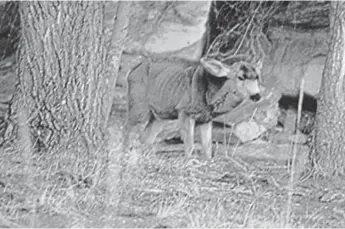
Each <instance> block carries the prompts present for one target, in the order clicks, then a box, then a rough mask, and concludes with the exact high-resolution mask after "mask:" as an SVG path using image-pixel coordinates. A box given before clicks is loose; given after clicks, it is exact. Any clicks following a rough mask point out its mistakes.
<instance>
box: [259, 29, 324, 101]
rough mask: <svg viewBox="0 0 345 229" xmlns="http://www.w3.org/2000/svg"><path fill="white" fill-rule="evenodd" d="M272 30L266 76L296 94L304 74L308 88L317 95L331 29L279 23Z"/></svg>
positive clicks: (305, 90) (269, 81)
mask: <svg viewBox="0 0 345 229" xmlns="http://www.w3.org/2000/svg"><path fill="white" fill-rule="evenodd" d="M268 34H269V36H268V37H269V39H270V41H271V43H272V48H271V52H270V53H269V55H268V56H267V58H266V60H265V62H264V66H263V69H262V74H263V77H264V80H265V81H266V82H268V83H269V84H271V86H273V87H276V88H278V89H279V90H280V91H281V92H282V94H284V95H291V96H296V95H298V91H299V88H300V83H301V80H302V78H304V80H305V84H304V92H305V93H307V94H309V95H311V96H313V97H315V96H316V95H317V94H318V93H319V91H320V87H321V79H322V73H323V68H324V65H325V61H326V55H327V51H328V31H327V30H318V31H298V30H293V29H289V28H284V27H279V28H277V27H275V28H271V29H270V31H269V33H268Z"/></svg>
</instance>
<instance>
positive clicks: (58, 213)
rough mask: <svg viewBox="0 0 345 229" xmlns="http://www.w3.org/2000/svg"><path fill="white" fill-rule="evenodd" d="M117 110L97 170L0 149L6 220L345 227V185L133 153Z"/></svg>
mask: <svg viewBox="0 0 345 229" xmlns="http://www.w3.org/2000/svg"><path fill="white" fill-rule="evenodd" d="M118 105H119V106H120V104H118ZM115 115H116V116H113V117H112V120H113V122H112V124H111V126H110V127H109V131H110V133H111V138H110V139H109V140H108V142H110V143H111V144H109V147H110V148H109V149H110V155H108V158H107V161H108V163H104V164H103V167H101V168H99V169H94V170H88V169H86V168H85V170H83V168H79V170H75V171H79V172H73V171H74V170H73V169H68V167H67V166H64V165H65V164H64V163H66V162H69V161H73V160H75V158H73V157H72V156H71V155H59V157H56V156H55V155H48V154H45V155H38V154H34V158H32V160H31V163H30V166H27V163H26V161H25V160H24V158H25V154H24V153H22V152H18V151H15V150H13V149H11V148H6V149H1V152H0V160H1V161H0V163H1V168H0V208H1V213H0V226H1V227H265V228H273V227H274V228H277V227H345V201H344V200H345V198H344V195H345V194H344V193H345V192H344V181H341V180H335V181H325V180H320V179H319V180H317V179H313V177H309V179H304V180H300V181H298V182H297V181H296V183H295V184H293V186H292V189H290V188H291V186H290V185H291V182H290V179H289V174H290V172H289V169H288V167H287V166H284V165H278V164H275V163H273V162H269V161H249V160H246V161H244V160H242V159H240V158H238V157H230V156H226V155H227V154H226V153H225V152H216V157H215V158H214V159H213V160H211V161H204V160H200V159H199V157H198V156H197V155H195V156H194V158H189V159H187V158H186V157H184V155H183V153H182V152H169V153H167V152H156V151H155V149H154V148H152V147H151V148H150V147H143V146H141V145H137V146H136V147H133V148H131V149H130V151H129V153H128V154H126V155H125V154H123V150H122V147H121V144H122V140H121V136H122V133H121V130H120V128H117V127H116V126H119V125H120V123H123V118H124V115H123V113H121V112H115ZM253 150H255V149H253ZM104 155H106V154H104ZM123 155H124V156H123ZM100 160H102V161H103V160H104V158H100ZM85 167H86V166H85ZM80 171H82V172H81V173H80ZM86 171H91V172H86ZM81 174H82V175H81ZM289 190H292V192H291V195H290V196H291V199H289Z"/></svg>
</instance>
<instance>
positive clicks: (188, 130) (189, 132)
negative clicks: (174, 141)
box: [178, 112, 195, 157]
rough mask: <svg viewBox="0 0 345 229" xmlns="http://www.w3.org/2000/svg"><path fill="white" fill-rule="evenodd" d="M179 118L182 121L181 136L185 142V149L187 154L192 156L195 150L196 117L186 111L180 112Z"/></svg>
mask: <svg viewBox="0 0 345 229" xmlns="http://www.w3.org/2000/svg"><path fill="white" fill-rule="evenodd" d="M178 119H179V122H180V132H181V137H182V140H183V143H184V151H185V154H186V156H187V157H190V156H192V153H193V151H194V130H195V119H193V118H192V117H190V116H189V115H187V114H186V113H185V112H180V113H179V117H178Z"/></svg>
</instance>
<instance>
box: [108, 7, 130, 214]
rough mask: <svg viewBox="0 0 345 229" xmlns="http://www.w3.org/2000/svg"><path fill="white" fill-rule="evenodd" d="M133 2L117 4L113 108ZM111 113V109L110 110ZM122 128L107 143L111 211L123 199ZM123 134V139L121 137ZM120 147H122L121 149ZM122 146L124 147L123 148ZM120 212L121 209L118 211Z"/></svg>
mask: <svg viewBox="0 0 345 229" xmlns="http://www.w3.org/2000/svg"><path fill="white" fill-rule="evenodd" d="M131 4H132V3H131V2H126V1H119V2H117V3H116V7H117V9H116V18H115V22H114V24H113V31H112V34H111V38H110V44H109V50H111V51H110V53H109V55H108V57H107V61H108V63H109V67H108V69H109V71H110V72H108V73H109V75H111V76H112V78H111V80H110V81H109V87H110V88H111V90H112V94H111V97H110V99H109V100H108V103H109V105H110V106H108V108H111V104H112V102H113V97H114V91H115V86H116V81H117V78H118V73H119V67H120V61H121V56H122V53H123V50H124V46H125V38H126V36H127V33H128V24H129V15H130V9H131ZM109 113H110V109H109ZM121 128H122V126H119V123H118V122H115V126H112V128H111V129H112V130H113V131H110V133H109V139H108V142H107V144H106V145H107V147H108V149H109V152H110V154H109V155H110V157H109V167H108V171H107V185H108V187H107V191H108V194H107V195H106V196H107V198H108V199H107V203H108V205H107V206H108V207H109V208H110V211H111V210H113V209H112V208H113V207H114V206H115V207H116V208H117V207H118V205H119V204H120V202H121V201H120V199H121V198H122V190H123V189H124V187H123V173H124V170H125V165H124V164H125V156H126V155H125V152H124V147H123V144H124V140H123V138H124V136H123V135H124V133H123V131H121ZM119 133H121V135H122V136H121V137H119ZM119 146H120V147H119ZM121 146H122V147H121ZM117 210H119V209H117Z"/></svg>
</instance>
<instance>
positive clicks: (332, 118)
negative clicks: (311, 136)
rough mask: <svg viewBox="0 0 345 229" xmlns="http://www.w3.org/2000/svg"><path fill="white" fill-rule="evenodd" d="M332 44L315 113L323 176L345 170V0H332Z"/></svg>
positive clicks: (319, 158)
mask: <svg viewBox="0 0 345 229" xmlns="http://www.w3.org/2000/svg"><path fill="white" fill-rule="evenodd" d="M331 4H332V6H331V9H330V19H331V23H330V24H331V30H330V35H331V37H330V44H329V45H330V46H329V47H330V48H329V52H328V56H327V60H326V65H325V69H324V72H323V79H322V87H321V91H320V99H319V102H318V107H317V117H316V123H317V127H316V138H315V150H316V155H317V158H316V168H317V171H318V172H319V173H320V174H321V175H322V176H326V177H329V176H333V175H340V174H344V172H345V122H344V120H345V93H344V87H345V82H344V77H345V3H344V2H341V1H339V2H331Z"/></svg>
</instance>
